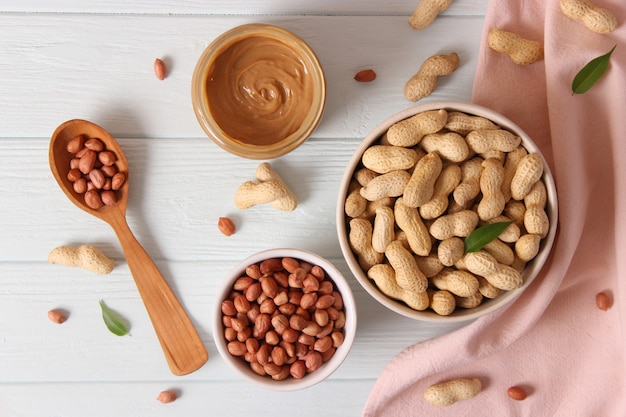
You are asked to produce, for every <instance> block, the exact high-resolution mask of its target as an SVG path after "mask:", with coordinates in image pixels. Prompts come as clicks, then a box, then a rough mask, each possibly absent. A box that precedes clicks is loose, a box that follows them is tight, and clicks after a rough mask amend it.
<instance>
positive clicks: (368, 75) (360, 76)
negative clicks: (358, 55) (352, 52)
mask: <svg viewBox="0 0 626 417" xmlns="http://www.w3.org/2000/svg"><path fill="white" fill-rule="evenodd" d="M354 79H355V80H357V81H358V82H360V83H368V82H370V81H374V80H375V79H376V73H375V72H374V70H371V69H366V70H362V71H359V72H357V73H356V75H355V76H354Z"/></svg>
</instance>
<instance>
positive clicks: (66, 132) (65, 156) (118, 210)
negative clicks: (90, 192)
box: [49, 119, 129, 223]
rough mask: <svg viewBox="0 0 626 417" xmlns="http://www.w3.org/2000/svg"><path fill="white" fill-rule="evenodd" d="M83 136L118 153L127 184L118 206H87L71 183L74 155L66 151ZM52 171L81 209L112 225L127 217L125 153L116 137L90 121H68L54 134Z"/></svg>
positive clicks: (118, 194) (121, 189)
mask: <svg viewBox="0 0 626 417" xmlns="http://www.w3.org/2000/svg"><path fill="white" fill-rule="evenodd" d="M80 135H83V136H85V137H88V138H98V139H100V140H101V141H102V142H103V143H104V144H105V146H106V149H107V150H109V151H112V152H114V153H115V155H116V157H117V160H116V161H115V165H116V166H117V169H118V171H120V172H124V173H125V174H126V181H125V182H124V185H122V187H121V188H120V189H119V190H117V192H116V194H117V204H115V205H114V206H107V205H104V206H102V207H101V208H99V209H97V210H94V209H92V208H91V207H89V206H88V205H87V204H85V200H84V198H83V196H82V195H81V194H79V193H77V192H76V191H74V188H73V187H72V182H71V181H70V180H69V179H67V172H68V170H69V166H70V160H71V159H72V158H74V155H73V154H71V153H70V152H68V151H67V144H68V143H69V142H70V141H71V140H72V139H74V138H75V137H76V136H80ZM49 159H50V169H51V170H52V174H53V175H54V178H55V179H56V180H57V182H59V185H60V186H61V190H63V192H64V193H65V195H67V197H68V198H69V199H70V201H72V203H74V204H75V205H76V206H78V207H79V208H81V209H83V210H85V211H86V212H87V213H89V214H91V215H92V216H96V217H98V218H99V219H102V220H104V221H106V222H107V223H109V220H108V219H110V218H111V217H116V216H120V215H122V216H125V215H126V206H127V203H128V174H129V172H128V161H127V160H126V156H125V155H124V151H122V148H121V147H120V145H119V143H118V142H117V140H115V138H114V137H113V136H112V135H111V134H110V133H109V132H107V131H106V130H105V129H103V128H101V127H100V126H98V125H96V124H94V123H92V122H89V121H87V120H77V119H74V120H69V121H67V122H65V123H63V124H61V125H60V126H59V127H58V128H57V129H56V131H55V132H54V133H53V135H52V139H51V141H50V149H49Z"/></svg>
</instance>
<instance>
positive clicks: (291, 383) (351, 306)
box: [212, 248, 357, 391]
mask: <svg viewBox="0 0 626 417" xmlns="http://www.w3.org/2000/svg"><path fill="white" fill-rule="evenodd" d="M284 257H291V258H294V259H298V260H301V261H306V262H310V263H311V264H313V265H319V266H321V267H322V268H323V269H324V270H325V271H326V274H327V276H328V277H329V278H330V279H331V280H332V281H333V283H334V284H335V286H336V288H337V290H338V291H339V292H340V293H341V296H342V298H343V304H344V311H345V312H346V324H345V327H344V329H343V330H344V341H343V344H342V345H341V346H339V347H338V348H337V350H336V351H335V354H334V355H333V356H332V358H331V359H330V360H328V361H327V362H325V363H324V364H323V365H322V366H321V367H320V368H319V369H318V370H316V371H314V372H311V373H310V374H307V375H306V376H305V377H303V378H301V379H294V378H288V379H285V380H282V381H274V380H272V379H271V378H269V377H264V376H260V375H257V374H256V373H254V372H253V371H252V370H251V369H250V367H249V366H248V364H247V363H245V362H244V361H243V359H241V358H237V357H234V356H232V355H231V354H230V353H229V352H228V350H227V349H226V343H225V340H224V338H223V324H222V310H221V305H222V301H223V300H224V299H225V298H226V296H227V294H228V293H229V292H230V291H231V289H232V282H233V281H234V280H235V279H236V278H238V277H239V276H241V275H242V274H243V273H245V268H246V266H249V265H252V264H256V263H258V262H261V261H263V260H265V259H270V258H284ZM212 324H213V339H214V340H215V345H216V346H217V350H218V351H219V353H220V355H221V356H222V358H224V360H225V361H226V363H228V365H229V366H230V367H231V368H233V369H235V370H236V371H237V372H238V373H239V374H240V375H242V376H243V377H244V378H245V379H247V380H248V381H250V382H252V383H254V384H256V385H260V386H262V387H264V388H267V389H271V390H274V391H296V390H301V389H304V388H308V387H311V386H313V385H315V384H317V383H319V382H322V381H323V380H324V379H326V378H327V377H329V376H330V375H331V374H333V373H334V372H335V371H336V370H337V369H338V368H339V366H340V365H341V364H342V363H343V361H344V360H345V359H346V357H347V356H348V353H349V352H350V349H351V347H352V344H353V342H354V338H355V336H356V327H357V317H356V302H355V300H354V296H353V294H352V290H351V289H350V286H349V284H348V282H347V281H346V279H345V278H344V276H343V274H342V273H341V272H340V271H339V270H338V269H337V268H336V267H335V266H334V265H333V264H332V263H330V262H329V261H328V260H326V259H325V258H323V257H321V256H319V255H317V254H316V253H313V252H310V251H307V250H303V249H292V248H277V249H267V250H264V251H261V252H257V253H255V254H253V255H250V256H249V257H247V258H246V259H244V260H243V261H241V262H240V263H239V264H238V265H237V266H236V267H234V268H233V269H232V270H231V271H230V272H229V273H228V274H227V276H226V278H225V279H224V281H223V282H222V283H221V286H220V288H219V290H218V292H217V294H216V296H215V302H214V305H213V323H212Z"/></svg>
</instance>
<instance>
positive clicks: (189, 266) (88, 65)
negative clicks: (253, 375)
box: [0, 0, 487, 417]
mask: <svg viewBox="0 0 626 417" xmlns="http://www.w3.org/2000/svg"><path fill="white" fill-rule="evenodd" d="M415 5H416V4H415V2H406V1H396V2H381V1H373V0H371V1H365V2H357V1H345V2H335V1H326V0H323V1H319V2H309V1H307V2H305V1H292V2H277V1H269V0H266V1H261V0H258V1H253V2H246V3H244V2H239V1H233V2H218V1H209V2H200V1H186V2H182V1H175V2H164V1H161V2H159V1H157V2H154V1H152V2H146V1H139V0H134V1H111V2H93V1H92V2H83V1H75V0H64V1H58V2H48V1H42V0H26V1H14V0H2V1H0V57H1V58H2V59H0V91H2V94H1V95H0V199H1V203H2V204H0V233H1V236H2V238H1V239H0V416H3V417H4V416H8V417H25V416H27V417H30V416H33V417H35V416H36V417H48V416H49V417H54V416H64V417H70V416H87V415H88V416H92V417H100V416H102V417H104V416H111V415H116V416H143V415H150V416H160V415H188V416H194V415H198V416H200V415H207V413H209V410H210V415H215V416H224V415H229V416H235V417H236V416H249V415H250V414H251V412H252V411H254V413H255V415H259V416H261V415H268V416H269V415H272V416H287V415H303V416H304V415H311V414H312V413H313V412H316V413H319V414H323V415H326V416H356V415H359V414H360V411H361V409H362V406H363V404H364V402H365V400H366V399H367V395H368V393H369V390H370V389H371V387H372V386H373V384H374V382H375V380H376V378H377V376H378V374H379V373H380V372H381V371H382V369H383V368H384V366H385V365H386V364H387V363H388V362H389V361H390V360H391V359H392V358H393V356H394V355H395V354H397V353H398V352H400V351H401V350H402V349H404V348H406V347H408V346H410V345H411V344H413V343H416V342H419V341H423V340H427V339H429V338H432V337H436V336H437V335H440V334H443V333H446V332H449V331H452V330H454V329H456V328H458V327H459V326H460V325H451V326H447V327H441V326H435V325H433V324H429V323H418V322H414V321H411V320H409V319H407V318H404V317H400V316H398V315H396V314H394V313H392V312H390V311H388V310H387V309H385V308H384V307H382V306H380V305H378V304H376V303H375V302H374V301H373V299H372V298H371V297H370V296H369V295H368V294H367V293H366V292H365V291H364V290H363V289H362V288H361V287H360V286H359V284H358V283H357V281H356V280H355V279H353V278H352V277H351V275H350V273H349V270H348V268H347V265H346V263H345V261H344V260H343V259H342V256H341V251H340V249H339V244H338V241H337V234H336V230H335V220H334V219H335V208H336V199H337V190H338V188H339V182H340V180H341V176H342V174H343V170H344V167H345V165H346V163H347V162H348V160H349V158H350V156H351V154H352V152H353V151H354V149H355V148H356V147H357V146H358V144H359V142H360V140H361V139H362V138H363V137H364V136H365V135H366V134H367V133H368V131H369V130H371V129H372V128H373V127H375V126H376V125H377V124H378V123H380V122H381V121H383V120H384V119H386V118H387V117H389V116H391V115H392V114H394V113H396V112H398V111H400V110H402V109H404V108H407V107H409V106H411V105H412V103H410V102H408V101H406V99H404V97H403V96H402V88H403V85H404V83H405V82H406V80H407V79H408V78H409V77H410V76H411V75H412V74H413V73H414V72H416V71H417V69H418V68H419V65H421V62H422V61H423V60H424V59H425V58H427V57H428V56H430V55H433V54H435V53H449V52H451V51H456V52H457V53H459V55H460V57H461V62H462V64H461V67H460V68H459V69H458V70H457V72H455V73H454V74H453V75H452V76H450V77H446V78H445V79H441V81H440V84H439V88H438V89H437V91H436V92H435V93H434V94H433V95H432V96H430V97H428V98H426V99H425V100H424V101H426V100H428V101H439V100H459V101H469V100H470V99H471V90H472V82H473V78H474V74H475V66H476V59H477V55H478V49H479V47H480V42H481V31H482V23H483V17H484V13H485V10H486V6H487V0H475V1H466V2H453V5H452V6H451V7H450V8H449V9H448V10H447V11H446V12H445V13H444V14H443V15H442V16H440V17H439V18H438V19H437V21H436V22H435V23H434V24H433V25H432V26H431V27H429V28H428V29H426V30H423V31H415V30H413V29H411V28H410V27H409V26H408V23H407V20H408V16H409V15H410V13H411V12H412V10H413V9H414V7H415ZM259 21H263V22H269V23H274V24H277V25H280V26H283V27H285V28H287V29H290V30H292V31H294V32H295V33H297V34H299V35H300V36H301V37H303V38H304V39H305V40H306V41H307V42H308V43H309V44H310V45H311V46H312V47H313V49H314V50H315V51H316V53H317V54H318V56H319V58H320V60H321V62H322V65H323V67H324V70H325V73H326V77H327V82H328V87H329V88H328V91H329V95H328V102H327V107H326V112H325V114H324V118H323V120H322V123H321V124H320V126H319V128H318V129H317V131H316V132H315V133H314V135H313V137H312V138H311V139H309V141H307V142H306V143H305V144H304V145H303V146H302V147H300V148H298V149H297V150H295V151H294V152H292V153H290V154H288V155H286V156H285V157H282V158H280V159H278V160H275V161H272V164H273V165H274V166H275V168H276V169H277V170H278V171H279V172H280V173H281V174H283V175H284V177H285V178H286V180H287V182H288V184H289V185H290V186H291V187H292V188H293V189H294V191H295V193H296V195H297V197H298V199H299V203H300V204H299V206H298V209H297V210H296V211H295V212H293V213H284V212H278V211H276V210H273V209H272V208H271V207H269V206H268V207H263V206H261V207H255V208H253V209H250V210H247V211H239V210H237V209H236V208H235V206H234V204H233V197H234V192H235V190H236V188H237V187H238V185H239V184H240V183H242V182H243V181H246V180H249V179H252V178H253V175H254V170H255V168H256V166H257V165H258V161H250V160H245V159H242V158H238V157H235V156H233V155H230V154H228V153H226V152H224V151H222V150H221V149H220V148H218V147H217V146H216V145H215V144H213V143H212V142H211V141H210V140H209V139H208V138H207V137H206V136H205V135H204V134H203V132H202V130H201V129H200V127H199V125H198V123H197V122H196V120H195V117H194V114H193V110H192V107H191V98H190V84H191V75H192V72H193V68H194V66H195V62H196V60H197V58H198V57H199V55H200V54H201V52H202V50H203V49H204V48H205V47H206V45H207V44H208V43H209V42H210V41H211V40H212V39H213V38H215V37H216V36H217V35H219V34H220V33H222V32H223V31H225V30H227V29H229V28H231V27H233V26H236V25H239V24H243V23H249V22H259ZM156 57H161V58H163V59H165V61H166V62H167V63H168V66H169V69H170V72H169V75H168V77H167V78H166V79H165V80H164V81H158V80H157V79H156V78H155V76H154V74H153V72H152V62H153V60H154V58H156ZM363 68H373V69H375V71H376V72H377V73H378V78H377V80H376V81H375V82H373V83H370V84H359V83H356V82H355V81H354V80H353V79H352V77H353V76H354V73H355V72H356V71H358V70H360V69H363ZM72 118H84V119H87V120H90V121H93V122H95V123H98V124H100V125H102V126H103V127H105V128H107V129H108V130H109V131H111V132H112V133H113V134H114V135H115V136H116V137H117V138H118V140H119V142H120V143H121V145H122V147H123V148H124V150H125V152H126V154H127V158H128V161H129V164H130V166H131V169H132V173H133V175H132V176H131V184H130V195H131V196H130V200H129V207H128V221H129V225H130V227H131V229H132V230H133V232H134V233H135V235H136V236H137V238H138V240H139V241H140V242H141V243H142V245H143V246H144V248H145V249H146V250H147V252H148V253H149V254H150V255H151V256H152V258H153V259H154V260H155V261H156V263H157V265H158V267H159V269H160V270H161V271H162V272H163V275H164V276H165V278H166V279H167V280H168V282H169V283H170V285H171V286H172V288H173V289H174V291H175V293H176V294H177V296H178V297H179V299H180V300H181V302H182V303H183V305H184V306H185V307H186V309H187V311H188V312H189V314H190V316H191V318H192V320H193V321H194V323H195V324H196V326H197V328H198V331H199V333H200V335H201V337H202V339H203V341H204V342H205V344H206V346H207V349H208V350H209V355H210V358H209V361H208V362H207V364H206V365H205V366H204V367H203V368H202V369H200V370H199V371H197V372H195V373H193V374H191V375H188V376H185V377H182V378H181V377H175V376H173V375H172V374H171V373H170V372H169V369H168V368H167V365H166V363H165V360H164V359H163V356H162V353H161V350H160V347H159V346H158V343H157V341H156V337H155V335H154V332H153V330H152V328H151V326H150V322H149V320H148V317H147V314H146V312H145V309H144V308H143V305H142V304H141V300H140V298H139V295H138V294H137V291H136V288H135V286H134V283H133V281H132V278H131V276H130V272H129V270H128V267H127V265H126V262H125V260H124V257H123V254H122V252H121V248H120V246H119V243H118V242H117V241H116V237H115V235H114V233H113V231H112V230H111V229H110V228H109V226H108V225H106V224H105V223H103V222H101V221H99V220H97V219H95V218H91V217H89V216H88V215H87V214H86V213H84V212H82V211H80V210H78V209H77V208H76V207H74V206H73V205H72V204H71V203H70V202H69V201H68V200H67V199H66V197H65V196H64V194H63V193H62V192H61V191H60V190H59V189H58V186H57V185H56V183H55V181H54V179H53V178H52V176H51V174H50V170H49V167H48V162H47V150H48V149H47V148H48V141H49V137H50V135H51V134H52V132H53V130H54V129H55V128H56V126H57V125H59V124H60V123H62V122H63V121H65V120H68V119H72ZM220 216H229V217H231V218H233V220H234V221H235V223H236V224H237V227H238V230H237V233H236V234H235V235H233V236H231V237H229V238H226V237H224V236H222V235H221V234H220V233H219V231H218V229H217V227H216V223H217V218H218V217H220ZM79 243H92V244H96V245H98V246H99V247H100V248H102V249H103V250H104V251H105V253H107V255H109V256H111V257H112V258H114V259H115V261H116V268H115V270H114V271H113V273H112V274H110V275H106V276H98V275H94V274H91V273H89V272H86V271H83V270H80V269H70V268H65V267H62V266H59V265H51V264H49V263H48V262H47V254H48V252H49V251H50V250H52V249H53V248H54V247H56V246H59V245H65V244H79ZM279 246H290V247H298V248H304V249H309V250H312V251H315V252H317V253H319V254H320V255H322V256H324V257H326V258H328V259H330V260H331V261H332V262H334V263H335V264H336V265H337V266H338V267H339V269H340V270H341V271H342V272H343V273H344V274H345V275H346V276H347V277H348V278H349V279H350V280H351V286H352V289H353V291H354V294H355V297H356V301H357V307H358V310H359V328H358V331H357V338H356V341H355V344H354V347H353V349H352V351H351V353H350V355H349V356H348V359H347V360H346V361H345V362H344V364H343V365H342V367H341V368H340V369H339V370H338V371H337V372H336V373H335V374H333V375H332V376H331V378H330V379H329V380H327V381H325V382H323V383H321V384H319V385H318V386H315V387H313V388H310V389H307V390H305V391H302V392H297V393H287V394H285V393H274V392H267V391H265V390H262V389H259V388H256V387H254V386H251V385H250V384H249V383H247V382H245V381H243V380H241V379H240V378H239V377H238V376H237V375H236V374H234V373H233V372H232V371H231V370H230V369H229V368H227V367H226V365H225V363H224V362H223V361H222V360H221V359H220V358H219V355H218V353H217V350H216V348H215V345H214V343H213V340H212V337H213V336H212V334H213V333H212V329H211V326H210V311H211V306H212V305H213V302H214V301H215V300H214V299H213V297H214V294H215V291H216V287H217V285H218V283H219V282H220V280H221V278H222V277H223V276H224V275H225V274H226V273H227V271H229V270H230V269H231V268H232V267H233V266H234V265H235V263H237V262H238V261H239V260H241V259H243V258H244V257H246V256H248V255H249V254H251V253H254V252H256V251H259V250H262V249H267V248H271V247H279ZM100 299H104V300H105V301H106V302H107V304H108V305H110V306H111V307H112V308H115V309H116V310H117V311H119V312H121V313H122V314H123V315H124V317H126V318H127V319H128V320H129V322H130V323H131V334H132V336H130V337H122V338H120V337H116V336H114V335H112V334H111V333H109V332H108V331H107V330H106V328H105V327H104V324H103V322H102V319H101V317H100V310H99V307H98V300H100ZM51 308H63V309H66V310H68V311H69V312H70V319H69V320H68V321H67V322H66V323H64V324H63V325H61V326H57V325H54V324H52V323H51V322H49V321H48V319H47V317H46V312H47V311H48V310H49V309H51ZM168 388H173V389H177V390H179V392H180V394H181V397H180V400H179V401H177V402H175V403H174V404H171V405H168V406H163V405H161V404H159V403H158V402H157V401H156V400H155V398H156V396H157V394H158V393H159V391H161V390H163V389H168ZM242 396H245V397H246V398H249V402H250V403H257V402H260V403H263V404H264V405H265V406H264V407H262V408H261V409H258V408H255V409H254V410H252V409H251V408H250V407H248V406H247V405H246V404H242V402H241V401H240V398H241V397H242ZM322 400H323V401H322ZM294 410H298V411H297V412H295V413H294Z"/></svg>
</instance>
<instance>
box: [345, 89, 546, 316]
mask: <svg viewBox="0 0 626 417" xmlns="http://www.w3.org/2000/svg"><path fill="white" fill-rule="evenodd" d="M437 109H446V110H448V111H461V112H464V113H467V114H470V115H476V116H482V117H486V118H488V119H489V120H491V121H493V122H494V123H496V124H497V125H499V126H500V127H502V128H504V129H507V130H510V131H512V132H515V133H516V134H517V135H518V136H520V137H521V138H522V145H524V147H525V148H526V149H527V150H528V151H529V152H536V153H538V154H539V155H541V159H542V160H543V165H544V173H543V177H542V178H543V180H544V182H545V185H546V191H547V194H548V205H547V207H546V212H547V213H548V217H549V219H550V228H549V231H548V234H547V235H546V237H545V238H544V239H543V240H542V242H541V249H540V251H539V253H538V254H537V256H536V257H535V259H534V260H533V261H532V262H530V263H529V264H528V265H527V266H526V269H525V270H524V272H523V273H522V276H523V277H524V285H523V286H522V287H521V288H518V289H516V290H513V291H507V292H505V293H503V294H501V295H500V296H499V297H498V298H496V299H493V300H487V301H485V302H483V304H481V305H480V306H478V307H476V308H472V309H457V310H456V311H455V312H454V313H453V314H451V315H449V316H441V315H438V314H437V313H435V312H433V311H428V310H427V311H417V310H413V309H412V308H410V307H408V306H407V305H405V304H404V303H402V302H400V301H395V300H393V299H391V298H389V297H387V296H386V295H384V294H383V293H382V292H381V291H380V290H379V289H378V287H377V286H376V284H375V283H373V282H372V281H371V280H370V279H369V278H368V277H367V275H366V274H365V273H364V272H363V271H362V269H361V267H360V266H359V262H358V260H357V258H356V256H355V254H354V253H353V252H352V249H351V248H350V245H349V243H348V241H347V238H342V236H345V235H346V230H347V225H346V219H345V212H344V204H345V197H346V195H347V191H348V186H349V184H350V179H351V178H352V173H353V171H354V169H355V168H356V167H357V166H358V165H359V162H360V160H361V155H362V154H363V152H365V150H366V149H367V148H368V147H369V146H370V145H371V144H372V143H373V142H375V141H376V140H377V139H379V138H380V137H381V135H382V134H383V133H384V132H386V131H387V130H388V129H389V127H390V126H391V125H393V124H395V123H397V122H399V121H401V120H404V119H406V118H408V117H411V116H413V115H415V114H418V113H422V112H425V111H429V110H437ZM336 222H337V233H338V236H339V243H340V246H341V251H342V253H343V256H344V258H345V260H346V262H347V263H348V266H349V268H350V270H351V271H352V273H353V274H354V276H355V278H356V279H357V281H358V282H359V283H360V284H361V286H363V288H364V289H365V290H366V291H367V292H368V293H369V294H370V295H371V296H372V297H373V298H374V299H376V300H377V301H378V302H379V303H381V304H382V305H384V306H385V307H387V308H389V309H390V310H392V311H395V312H396V313H399V314H401V315H403V316H405V317H409V318H412V319H417V320H422V321H427V322H445V323H454V322H464V321H469V320H474V319H476V318H478V317H480V316H483V315H485V314H488V313H491V312H492V311H495V310H497V309H499V308H501V307H503V306H505V305H510V304H511V303H512V302H513V301H514V300H515V299H517V297H519V296H520V294H521V293H522V292H523V291H524V290H525V289H526V288H528V286H530V284H531V283H532V282H533V281H534V279H535V278H536V276H537V275H538V273H539V271H540V270H541V269H542V267H543V266H544V264H545V263H546V261H547V259H548V256H549V254H550V251H551V250H552V245H553V243H554V239H555V236H556V230H557V224H558V203H557V195H556V186H555V184H554V179H553V177H552V173H551V171H550V167H549V166H548V164H547V162H546V160H545V158H544V157H543V154H542V153H541V151H540V149H539V148H538V147H537V145H536V144H535V142H534V141H533V140H532V139H531V138H530V137H529V136H528V135H527V134H526V133H525V132H524V131H523V130H522V129H521V128H520V127H519V126H518V125H517V124H515V123H514V122H512V121H511V120H510V119H508V118H506V117H505V116H503V115H501V114H499V113H497V112H495V111H494V110H491V109H488V108H486V107H483V106H480V105H477V104H472V103H462V102H453V101H443V102H429V103H424V104H419V105H416V106H413V107H410V108H407V109H405V110H403V111H401V112H399V113H397V114H395V115H393V116H391V117H389V118H388V119H386V120H385V121H383V122H382V123H380V124H379V125H378V126H377V127H376V128H374V129H373V130H372V131H371V132H370V133H369V134H368V135H367V136H366V137H365V138H364V139H363V141H362V142H361V144H360V145H359V147H358V148H357V149H356V150H355V152H354V154H353V156H352V158H351V159H350V161H349V162H348V165H347V166H346V170H345V171H344V174H343V178H342V180H341V186H340V189H339V194H338V198H337V207H336Z"/></svg>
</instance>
